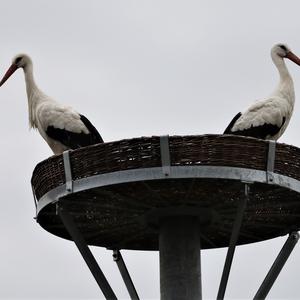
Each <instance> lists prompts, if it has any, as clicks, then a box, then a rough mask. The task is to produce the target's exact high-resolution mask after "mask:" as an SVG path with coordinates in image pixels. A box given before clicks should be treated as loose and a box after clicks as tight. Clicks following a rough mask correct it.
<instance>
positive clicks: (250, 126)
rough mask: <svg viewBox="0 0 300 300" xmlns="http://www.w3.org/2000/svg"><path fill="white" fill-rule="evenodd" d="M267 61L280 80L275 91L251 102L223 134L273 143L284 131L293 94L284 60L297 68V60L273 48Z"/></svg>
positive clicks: (285, 50)
mask: <svg viewBox="0 0 300 300" xmlns="http://www.w3.org/2000/svg"><path fill="white" fill-rule="evenodd" d="M271 57H272V60H273V62H274V64H275V66H276V67H277V69H278V72H279V76H280V81H279V84H278V86H277V88H276V89H275V91H274V92H273V93H272V94H271V96H270V97H269V98H267V99H264V100H260V101H257V102H255V103H254V104H252V105H251V106H250V107H249V108H248V109H247V110H246V111H245V112H244V113H240V112H239V113H238V114H237V115H236V116H235V117H234V118H233V119H232V121H231V122H230V123H229V125H228V127H227V128H226V129H225V131H224V134H235V135H242V136H251V137H255V138H260V139H270V140H277V139H279V137H280V136H281V135H282V134H283V132H284V131H285V129H286V128H287V126H288V124H289V121H290V119H291V116H292V113H293V109H294V102H295V92H294V84H293V79H292V77H291V75H290V73H289V71H288V69H287V67H286V64H285V61H284V58H288V59H290V60H292V61H293V62H295V63H296V64H298V65H300V59H299V58H298V57H297V56H296V55H294V54H293V53H292V52H291V50H290V49H289V48H288V46H286V45H283V44H278V45H275V46H274V47H273V48H272V49H271Z"/></svg>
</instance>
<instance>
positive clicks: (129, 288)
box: [113, 250, 140, 300]
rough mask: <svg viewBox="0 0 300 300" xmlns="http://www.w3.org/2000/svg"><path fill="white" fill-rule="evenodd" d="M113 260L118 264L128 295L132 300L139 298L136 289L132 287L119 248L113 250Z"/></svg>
mask: <svg viewBox="0 0 300 300" xmlns="http://www.w3.org/2000/svg"><path fill="white" fill-rule="evenodd" d="M113 260H114V261H115V262H116V263H117V266H118V268H119V271H120V273H121V276H122V278H123V280H124V283H125V285H126V288H127V291H128V293H129V295H130V298H131V299H133V300H139V299H140V298H139V296H138V294H137V291H136V289H135V287H134V284H133V282H132V279H131V277H130V275H129V272H128V270H127V268H126V265H125V262H124V260H123V257H122V255H121V252H120V251H119V250H113Z"/></svg>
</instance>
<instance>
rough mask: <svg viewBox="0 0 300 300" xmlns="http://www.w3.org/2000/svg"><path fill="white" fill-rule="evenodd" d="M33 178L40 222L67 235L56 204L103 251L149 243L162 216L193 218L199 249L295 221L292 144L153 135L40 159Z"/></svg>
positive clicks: (297, 197) (266, 235)
mask: <svg viewBox="0 0 300 300" xmlns="http://www.w3.org/2000/svg"><path fill="white" fill-rule="evenodd" d="M32 186H33V191H34V195H35V201H36V208H37V221H38V222H39V224H40V225H41V226H42V227H43V228H44V229H46V230H47V231H49V232H51V233H53V234H55V235H57V236H59V237H62V238H66V239H70V240H73V239H74V238H73V236H72V234H70V231H69V230H68V228H67V227H66V226H65V223H64V222H63V221H62V219H61V216H60V213H59V211H62V209H63V210H65V211H67V212H68V214H69V215H70V216H71V217H72V219H73V220H74V223H75V224H76V226H77V228H78V230H79V231H80V233H81V234H82V237H83V238H84V240H85V242H86V243H87V244H89V245H95V246H101V247H106V248H108V249H133V250H158V249H160V246H159V243H161V241H160V242H159V240H160V232H161V228H162V226H163V225H162V224H163V222H164V220H167V219H174V218H176V217H181V218H185V217H189V218H192V219H193V220H196V221H195V222H196V223H195V224H197V225H196V227H197V233H196V235H197V236H198V238H199V241H201V249H208V248H217V247H228V246H230V245H231V244H232V243H233V244H234V246H235V244H246V243H253V242H259V241H263V240H266V239H271V238H275V237H278V236H281V235H286V234H289V233H291V232H296V231H298V230H299V228H300V149H298V148H296V147H293V146H290V145H285V144H280V143H275V142H272V141H263V140H258V139H254V138H246V137H239V136H231V135H199V136H171V137H169V136H162V137H157V136H154V137H142V138H134V139H128V140H121V141H116V142H110V143H104V144H98V145H94V146H90V147H86V148H81V149H78V150H75V151H68V152H65V153H64V154H63V155H60V156H53V157H51V158H49V159H47V160H45V161H43V162H41V163H39V164H38V165H37V166H36V168H35V170H34V172H33V176H32ZM243 199H244V200H243ZM243 201H244V202H243ZM241 203H243V204H241ZM239 212H240V215H239ZM239 219H240V221H238V220H239ZM235 223H237V224H235ZM235 228H236V231H237V232H236V236H235V237H234V234H233V233H234V230H235ZM234 238H235V239H236V240H235V241H234ZM297 240H298V238H297ZM199 249H200V247H199ZM232 255H233V253H232ZM166 298H167V297H166ZM192 298H193V297H191V298H190V299H192ZM221 298H222V297H218V299H221Z"/></svg>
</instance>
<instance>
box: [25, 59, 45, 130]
mask: <svg viewBox="0 0 300 300" xmlns="http://www.w3.org/2000/svg"><path fill="white" fill-rule="evenodd" d="M24 75H25V82H26V92H27V99H28V111H29V125H30V127H32V128H37V123H36V116H35V110H36V106H37V104H38V103H39V102H40V101H41V99H42V98H43V97H41V95H42V92H41V91H40V90H39V88H38V87H37V85H36V83H35V80H34V77H33V67H32V64H31V63H30V64H28V65H27V66H26V67H25V68H24Z"/></svg>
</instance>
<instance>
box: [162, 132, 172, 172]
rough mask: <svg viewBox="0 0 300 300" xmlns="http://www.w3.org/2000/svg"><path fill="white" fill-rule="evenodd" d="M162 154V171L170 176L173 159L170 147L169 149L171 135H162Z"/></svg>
mask: <svg viewBox="0 0 300 300" xmlns="http://www.w3.org/2000/svg"><path fill="white" fill-rule="evenodd" d="M160 155H161V165H162V171H163V173H164V174H165V176H169V175H170V173H171V168H170V167H171V159H170V149H169V136H168V135H163V136H161V137H160Z"/></svg>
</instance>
